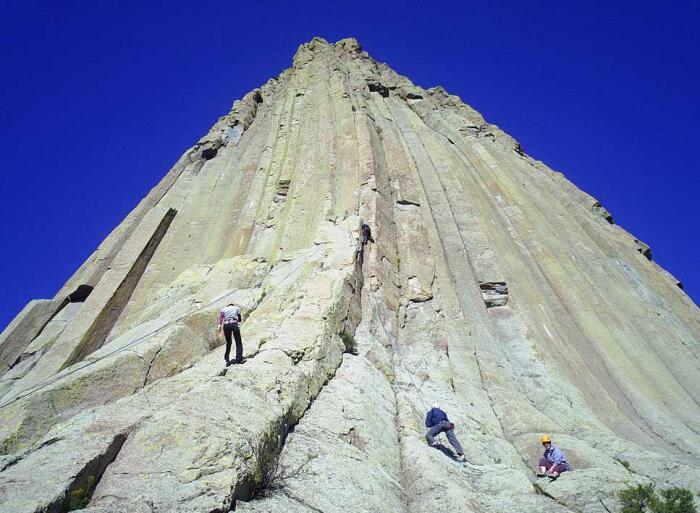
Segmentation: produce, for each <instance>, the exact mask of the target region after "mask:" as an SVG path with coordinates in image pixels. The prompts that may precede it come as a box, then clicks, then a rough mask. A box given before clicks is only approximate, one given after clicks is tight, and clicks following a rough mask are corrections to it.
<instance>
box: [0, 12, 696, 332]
mask: <svg viewBox="0 0 700 513" xmlns="http://www.w3.org/2000/svg"><path fill="white" fill-rule="evenodd" d="M334 4H335V3H334V2H329V1H326V2H318V3H314V2H311V3H305V2H302V1H296V2H274V1H267V2H232V1H224V0H217V1H216V2H191V1H190V2H178V1H167V2H165V1H164V2H147V1H136V0H135V1H106V0H101V1H97V2H95V1H84V2H78V1H69V0H66V1H61V2H58V1H51V2H48V1H47V2H35V1H31V0H25V1H14V2H13V1H9V2H8V1H3V2H2V4H1V5H2V19H1V20H0V70H2V75H3V77H4V78H3V79H2V80H0V99H1V100H0V101H1V102H2V110H1V111H0V130H1V131H2V133H1V134H0V135H1V137H0V150H1V153H0V154H1V156H2V170H1V171H0V190H1V191H2V201H1V202H0V214H1V215H0V243H1V248H2V251H1V252H0V261H1V263H2V267H1V269H2V280H3V281H2V284H3V293H2V296H1V299H0V329H2V328H3V327H4V326H5V325H6V324H7V323H8V322H9V321H10V320H11V319H12V317H13V316H14V315H15V314H16V313H17V312H18V311H19V310H20V309H21V308H22V307H23V306H24V304H25V303H26V302H27V301H29V300H30V299H32V298H42V297H51V296H53V295H54V294H55V293H56V291H57V290H58V288H59V287H60V286H61V285H62V284H63V283H64V282H65V280H66V279H67V278H68V277H69V276H70V275H71V274H72V273H73V272H74V271H75V270H76V269H77V268H78V266H79V265H80V264H81V263H82V262H83V261H84V260H85V259H86V258H87V257H88V256H89V255H90V253H91V252H92V251H93V250H94V249H95V248H96V247H97V245H98V244H99V243H100V241H102V239H104V237H105V236H106V235H107V234H108V233H109V232H110V230H111V229H112V228H114V227H115V226H116V225H117V224H118V223H119V222H120V221H121V220H122V219H123V218H124V216H125V215H126V214H127V213H128V212H129V211H130V210H131V209H132V208H133V207H134V206H135V205H136V204H137V203H138V201H139V200H140V199H141V198H142V197H143V196H144V195H145V194H146V193H147V192H148V190H149V189H150V188H151V187H152V186H154V185H155V184H156V183H157V182H158V180H159V179H160V178H161V177H162V176H163V175H164V174H165V173H166V171H167V170H168V169H169V168H170V166H171V165H172V164H173V163H174V162H175V161H176V160H177V159H178V157H179V156H180V155H181V154H182V153H183V152H184V151H185V150H186V149H187V148H189V147H190V146H191V145H192V144H193V143H194V142H195V141H196V140H197V139H198V138H199V137H200V136H201V135H203V134H204V133H206V131H207V130H208V128H209V127H210V126H211V125H212V124H213V123H214V122H215V121H216V119H217V118H218V117H219V116H221V115H223V114H225V113H226V112H227V111H228V109H229V107H230V105H231V103H232V102H233V100H235V99H237V98H240V97H241V96H243V95H244V94H245V93H246V92H248V91H249V90H250V89H253V88H254V87H257V86H259V85H260V84H262V83H263V82H265V81H266V80H267V79H268V78H270V77H272V76H275V75H277V74H279V73H280V72H281V71H282V70H283V69H284V68H287V67H289V66H290V64H291V59H292V56H293V55H294V52H295V51H296V48H297V46H298V45H299V44H300V43H303V42H305V41H308V40H310V39H311V38H312V37H313V36H315V35H319V36H322V37H324V38H325V39H327V40H329V41H331V42H334V41H337V40H338V39H341V38H343V37H348V36H354V37H357V38H358V40H359V41H360V43H361V44H362V45H363V47H364V48H365V49H366V50H367V51H368V52H369V53H370V54H371V55H372V56H373V57H374V58H376V59H378V60H380V61H384V62H386V63H388V64H389V65H390V66H392V67H393V68H394V69H395V70H396V71H398V72H399V73H401V74H403V75H406V76H408V77H409V78H411V79H412V80H413V81H414V82H415V83H417V84H419V85H421V86H424V87H430V86H433V85H442V86H443V87H445V88H446V89H447V90H448V91H449V92H450V93H452V94H457V95H459V96H461V97H462V99H463V100H464V101H465V102H467V103H468V104H470V105H471V106H473V107H474V108H476V109H477V110H479V111H480V112H481V113H482V114H483V115H484V116H485V117H486V119H487V120H488V121H490V122H492V123H495V124H497V125H499V126H501V127H502V128H503V129H504V130H505V131H506V132H508V133H509V134H511V135H512V136H513V137H515V138H516V139H517V140H518V141H519V142H520V143H521V144H522V145H523V147H524V148H525V151H527V152H528V153H529V154H530V155H532V156H533V157H535V158H538V159H541V160H543V161H544V162H546V163H547V164H548V165H549V166H550V167H552V168H554V169H556V170H558V171H561V172H563V173H564V174H565V175H566V176H567V178H569V179H570V180H571V181H573V182H574V183H575V184H576V185H578V186H579V187H580V188H582V189H583V190H585V191H587V192H589V193H590V194H592V195H593V196H595V197H596V198H598V199H599V200H600V202H601V203H602V204H603V205H604V206H605V207H606V208H607V209H608V210H610V211H611V212H612V214H613V216H614V218H615V221H616V223H617V224H620V225H621V226H623V227H624V228H625V229H627V230H628V231H629V232H630V233H632V234H634V235H636V236H637V237H638V238H640V239H642V240H644V241H645V242H647V243H648V244H649V245H650V246H651V247H652V250H653V254H654V259H655V260H656V261H657V262H659V263H660V264H661V265H662V266H663V267H665V268H666V269H668V270H669V271H670V272H672V273H673V274H674V275H676V277H677V278H678V279H680V280H681V281H682V282H683V283H684V284H685V286H686V291H687V292H688V293H689V294H690V295H691V296H692V297H693V298H694V299H695V301H696V303H697V302H698V298H700V270H699V269H698V265H697V263H698V261H699V258H698V254H700V240H699V237H698V231H699V230H698V224H699V221H700V213H699V212H698V207H697V200H698V193H700V186H699V182H700V180H699V179H698V171H699V169H698V168H699V167H700V166H699V165H698V162H699V161H700V155H699V150H700V147H699V145H700V101H699V100H700V93H699V91H700V44H699V41H698V31H699V27H700V2H698V0H688V1H683V0H674V1H673V2H662V1H657V2H645V1H622V0H616V1H612V2H611V1H604V2H603V1H601V2H595V1H591V0H587V1H581V2H566V1H564V2H562V1H548V2H536V1H532V2H520V1H508V2H505V1H504V2H498V1H495V0H491V1H483V0H482V1H478V2H472V1H464V0H463V1H457V2H452V3H451V2H433V3H429V2H415V3H412V2H405V3H401V2H398V3H392V2H376V1H374V2H364V1H360V0H355V1H352V2H342V3H337V4H335V5H334Z"/></svg>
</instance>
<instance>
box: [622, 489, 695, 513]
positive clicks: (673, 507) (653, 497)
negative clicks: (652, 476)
mask: <svg viewBox="0 0 700 513" xmlns="http://www.w3.org/2000/svg"><path fill="white" fill-rule="evenodd" d="M618 498H619V499H620V504H621V506H622V507H621V509H620V513H647V512H648V513H696V511H695V503H694V499H693V494H692V492H691V491H690V490H686V489H685V488H669V489H667V490H660V491H659V492H658V493H657V491H656V490H655V489H654V485H653V484H651V483H649V484H645V485H637V486H630V487H629V488H625V489H624V490H621V491H620V492H619V493H618Z"/></svg>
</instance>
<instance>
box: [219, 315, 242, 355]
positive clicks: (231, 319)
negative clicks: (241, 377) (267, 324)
mask: <svg viewBox="0 0 700 513" xmlns="http://www.w3.org/2000/svg"><path fill="white" fill-rule="evenodd" d="M241 322H243V316H242V315H241V309H240V308H238V307H237V306H236V305H234V304H233V303H229V304H228V305H227V306H225V307H224V308H222V310H221V311H220V312H219V331H221V329H222V328H223V330H224V337H225V338H226V352H225V353H224V359H225V360H226V367H228V366H229V365H231V363H243V343H242V342H241V330H240V328H239V327H238V325H239V324H240V323H241ZM231 334H233V338H234V339H235V340H236V359H235V360H233V362H231V361H230V360H229V358H228V357H229V353H230V352H231Z"/></svg>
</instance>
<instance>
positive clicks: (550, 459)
mask: <svg viewBox="0 0 700 513" xmlns="http://www.w3.org/2000/svg"><path fill="white" fill-rule="evenodd" d="M540 441H541V442H542V445H543V446H544V454H542V457H541V458H540V471H539V472H538V473H537V475H538V477H545V476H547V477H549V478H550V479H552V480H554V479H556V478H558V477H559V474H561V473H562V472H566V471H567V470H569V464H568V463H567V461H566V456H564V453H563V452H561V451H560V450H559V449H557V448H556V447H554V446H553V445H552V439H551V438H550V437H549V435H542V438H540Z"/></svg>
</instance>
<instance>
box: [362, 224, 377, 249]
mask: <svg viewBox="0 0 700 513" xmlns="http://www.w3.org/2000/svg"><path fill="white" fill-rule="evenodd" d="M368 242H374V239H373V238H372V229H371V228H370V227H369V225H368V224H367V223H362V245H363V246H364V245H365V244H367V243H368Z"/></svg>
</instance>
